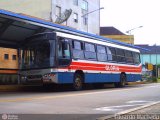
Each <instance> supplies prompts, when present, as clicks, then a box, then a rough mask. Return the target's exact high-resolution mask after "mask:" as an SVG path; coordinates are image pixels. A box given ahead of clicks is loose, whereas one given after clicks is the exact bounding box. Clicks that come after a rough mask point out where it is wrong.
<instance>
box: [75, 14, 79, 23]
mask: <svg viewBox="0 0 160 120" xmlns="http://www.w3.org/2000/svg"><path fill="white" fill-rule="evenodd" d="M74 22H76V23H78V14H77V13H74Z"/></svg>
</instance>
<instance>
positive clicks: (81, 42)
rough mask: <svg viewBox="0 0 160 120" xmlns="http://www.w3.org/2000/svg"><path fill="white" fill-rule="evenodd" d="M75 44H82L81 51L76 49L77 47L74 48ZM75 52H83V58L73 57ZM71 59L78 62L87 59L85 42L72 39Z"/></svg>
mask: <svg viewBox="0 0 160 120" xmlns="http://www.w3.org/2000/svg"><path fill="white" fill-rule="evenodd" d="M73 42H80V44H81V50H79V49H75V48H74V47H75V46H74V47H73V44H74V43H73ZM74 50H75V51H81V52H83V58H76V57H74V55H73V52H74ZM71 57H72V59H74V60H78V59H80V60H84V59H85V55H84V42H83V41H80V40H75V39H71Z"/></svg>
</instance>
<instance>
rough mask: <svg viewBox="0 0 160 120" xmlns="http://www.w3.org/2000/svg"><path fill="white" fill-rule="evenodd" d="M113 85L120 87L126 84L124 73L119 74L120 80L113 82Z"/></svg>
mask: <svg viewBox="0 0 160 120" xmlns="http://www.w3.org/2000/svg"><path fill="white" fill-rule="evenodd" d="M114 85H115V87H117V88H120V87H125V85H126V75H125V74H121V75H120V82H118V83H114Z"/></svg>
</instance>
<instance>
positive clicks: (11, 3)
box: [0, 0, 51, 20]
mask: <svg viewBox="0 0 160 120" xmlns="http://www.w3.org/2000/svg"><path fill="white" fill-rule="evenodd" d="M0 9H4V10H8V11H12V12H16V13H23V14H27V15H31V16H35V17H38V18H43V19H45V20H51V16H50V12H51V0H0Z"/></svg>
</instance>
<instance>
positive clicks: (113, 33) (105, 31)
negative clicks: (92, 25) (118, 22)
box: [100, 27, 134, 44]
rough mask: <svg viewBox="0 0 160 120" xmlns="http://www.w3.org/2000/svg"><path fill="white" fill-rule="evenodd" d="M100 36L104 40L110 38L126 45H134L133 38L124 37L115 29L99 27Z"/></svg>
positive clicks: (130, 36) (124, 35)
mask: <svg viewBox="0 0 160 120" xmlns="http://www.w3.org/2000/svg"><path fill="white" fill-rule="evenodd" d="M100 35H101V36H104V37H106V38H111V39H114V40H118V41H121V42H125V43H128V44H134V36H133V35H126V34H124V33H122V32H121V31H119V30H118V29H116V28H115V27H100Z"/></svg>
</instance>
